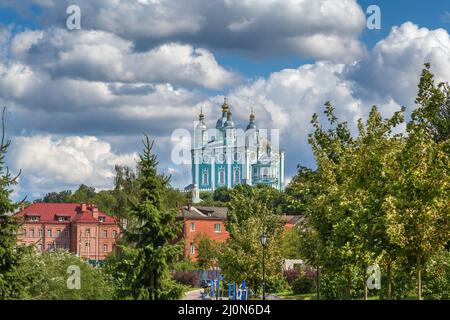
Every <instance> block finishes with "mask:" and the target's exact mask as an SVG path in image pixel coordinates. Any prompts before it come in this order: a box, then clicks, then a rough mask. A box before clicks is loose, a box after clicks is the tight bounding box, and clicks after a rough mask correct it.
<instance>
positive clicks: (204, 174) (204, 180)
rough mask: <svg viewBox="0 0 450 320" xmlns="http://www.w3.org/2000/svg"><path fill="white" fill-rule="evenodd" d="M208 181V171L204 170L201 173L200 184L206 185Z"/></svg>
mask: <svg viewBox="0 0 450 320" xmlns="http://www.w3.org/2000/svg"><path fill="white" fill-rule="evenodd" d="M208 180H209V177H208V170H206V169H205V170H203V171H202V184H203V185H205V184H208Z"/></svg>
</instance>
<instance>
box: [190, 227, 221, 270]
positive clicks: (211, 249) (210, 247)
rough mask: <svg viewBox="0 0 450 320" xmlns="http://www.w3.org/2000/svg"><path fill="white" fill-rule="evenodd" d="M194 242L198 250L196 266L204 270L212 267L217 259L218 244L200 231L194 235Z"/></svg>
mask: <svg viewBox="0 0 450 320" xmlns="http://www.w3.org/2000/svg"><path fill="white" fill-rule="evenodd" d="M195 244H196V246H197V252H198V254H197V265H198V267H199V268H200V269H204V270H205V269H210V268H212V267H214V265H215V264H216V263H217V260H218V250H219V249H218V245H219V244H218V243H217V242H215V241H214V240H211V238H210V237H208V236H207V235H206V234H204V233H200V234H198V235H197V236H196V237H195Z"/></svg>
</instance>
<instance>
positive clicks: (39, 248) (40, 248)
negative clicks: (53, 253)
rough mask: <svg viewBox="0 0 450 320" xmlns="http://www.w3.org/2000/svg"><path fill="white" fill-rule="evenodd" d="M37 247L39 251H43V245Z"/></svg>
mask: <svg viewBox="0 0 450 320" xmlns="http://www.w3.org/2000/svg"><path fill="white" fill-rule="evenodd" d="M37 247H38V250H39V251H42V243H38V245H37Z"/></svg>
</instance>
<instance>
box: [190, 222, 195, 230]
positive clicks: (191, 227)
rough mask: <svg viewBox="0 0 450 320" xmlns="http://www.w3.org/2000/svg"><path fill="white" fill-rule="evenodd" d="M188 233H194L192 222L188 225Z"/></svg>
mask: <svg viewBox="0 0 450 320" xmlns="http://www.w3.org/2000/svg"><path fill="white" fill-rule="evenodd" d="M189 231H190V232H194V231H195V223H194V222H191V223H189Z"/></svg>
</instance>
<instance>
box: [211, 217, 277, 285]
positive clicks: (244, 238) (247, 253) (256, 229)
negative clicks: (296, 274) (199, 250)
mask: <svg viewBox="0 0 450 320" xmlns="http://www.w3.org/2000/svg"><path fill="white" fill-rule="evenodd" d="M265 228H266V225H265V224H264V223H263V221H262V220H260V219H258V218H257V217H250V218H248V219H247V220H245V221H243V222H242V223H240V224H239V225H238V226H237V227H236V228H235V229H234V230H235V232H234V233H233V235H232V237H231V238H230V239H228V240H227V242H226V243H225V244H224V245H222V246H221V251H220V255H219V266H220V269H221V271H222V273H223V274H224V275H225V279H226V281H230V282H236V283H242V281H244V280H245V281H246V282H247V285H248V286H249V288H251V289H252V290H253V292H254V293H255V294H258V293H260V292H261V289H262V245H261V242H260V236H261V234H262V233H263V232H264V230H265ZM271 230H272V231H271V232H270V233H268V240H267V245H266V260H265V261H266V281H267V284H268V290H270V288H272V289H275V290H277V289H279V288H277V285H279V284H280V283H282V281H283V279H284V278H283V274H282V268H281V264H282V256H281V250H280V242H281V240H280V239H281V233H282V231H283V228H282V227H281V224H278V226H276V225H273V226H272V228H271Z"/></svg>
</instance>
